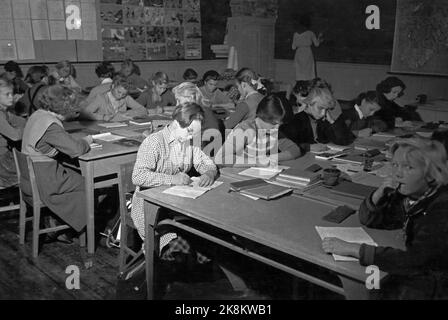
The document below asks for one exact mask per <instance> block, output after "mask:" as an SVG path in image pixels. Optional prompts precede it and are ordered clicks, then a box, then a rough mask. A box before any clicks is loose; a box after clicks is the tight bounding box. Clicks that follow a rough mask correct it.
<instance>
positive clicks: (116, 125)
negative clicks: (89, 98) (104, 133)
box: [98, 122, 128, 129]
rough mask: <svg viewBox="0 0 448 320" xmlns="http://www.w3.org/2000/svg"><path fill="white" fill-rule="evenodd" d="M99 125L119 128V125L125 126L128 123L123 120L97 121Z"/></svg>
mask: <svg viewBox="0 0 448 320" xmlns="http://www.w3.org/2000/svg"><path fill="white" fill-rule="evenodd" d="M98 125H99V126H100V127H104V128H108V129H110V128H120V127H127V126H128V125H127V124H126V123H124V122H105V123H99V124H98Z"/></svg>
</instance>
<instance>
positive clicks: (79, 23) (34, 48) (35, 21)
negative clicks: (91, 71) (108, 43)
mask: <svg viewBox="0 0 448 320" xmlns="http://www.w3.org/2000/svg"><path fill="white" fill-rule="evenodd" d="M98 6H99V0H0V63H2V62H6V61H8V60H15V61H18V62H21V63H55V62H58V61H61V60H69V61H72V62H81V61H98V60H101V59H102V47H101V41H99V40H100V32H101V26H100V25H99V23H98V21H99V12H98V10H97V8H98ZM74 7H76V8H77V10H79V11H78V12H77V13H75V12H74V10H76V9H73V8H74ZM70 9H72V10H70ZM67 25H76V27H75V28H67Z"/></svg>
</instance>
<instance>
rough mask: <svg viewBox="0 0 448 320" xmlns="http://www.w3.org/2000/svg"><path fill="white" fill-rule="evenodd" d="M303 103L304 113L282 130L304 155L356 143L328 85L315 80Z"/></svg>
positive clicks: (302, 99)
mask: <svg viewBox="0 0 448 320" xmlns="http://www.w3.org/2000/svg"><path fill="white" fill-rule="evenodd" d="M301 102H302V107H301V109H300V110H299V111H300V112H299V113H297V114H295V115H294V117H293V119H292V120H291V121H290V122H289V123H288V124H287V125H285V126H283V127H282V131H283V133H284V134H285V135H286V136H287V137H288V138H289V139H291V140H292V141H294V142H295V143H296V144H297V145H298V146H300V148H301V149H302V151H304V152H307V151H311V152H320V151H325V150H326V149H327V146H326V144H328V143H334V144H337V145H341V146H346V145H349V144H351V143H352V142H353V141H354V140H355V136H354V135H353V133H352V132H351V131H350V130H349V128H348V127H347V125H346V124H345V122H344V119H343V117H341V116H340V115H341V111H340V106H339V104H338V102H337V101H336V99H335V98H334V96H333V94H332V91H331V87H330V85H329V84H328V83H327V82H326V81H324V80H322V79H319V78H316V79H314V80H312V81H311V82H310V85H309V87H308V90H307V92H306V97H305V98H303V97H302V98H301Z"/></svg>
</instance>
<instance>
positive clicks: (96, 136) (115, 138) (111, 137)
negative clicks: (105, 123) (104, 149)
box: [92, 132, 124, 142]
mask: <svg viewBox="0 0 448 320" xmlns="http://www.w3.org/2000/svg"><path fill="white" fill-rule="evenodd" d="M92 138H93V139H94V140H101V141H107V142H112V141H118V140H122V139H124V137H121V136H117V135H115V134H112V133H110V132H106V133H100V134H94V135H92Z"/></svg>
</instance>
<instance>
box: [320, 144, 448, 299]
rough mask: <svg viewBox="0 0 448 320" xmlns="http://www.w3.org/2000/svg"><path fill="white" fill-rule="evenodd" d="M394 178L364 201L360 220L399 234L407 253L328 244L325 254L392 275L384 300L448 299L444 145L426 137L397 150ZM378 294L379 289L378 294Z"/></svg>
mask: <svg viewBox="0 0 448 320" xmlns="http://www.w3.org/2000/svg"><path fill="white" fill-rule="evenodd" d="M391 153H392V155H393V158H392V167H393V175H392V176H391V177H388V178H386V180H385V181H384V183H383V184H382V186H380V187H379V188H378V189H377V190H376V191H374V192H373V193H372V195H370V196H369V197H368V198H366V199H365V200H364V202H363V203H362V204H361V207H360V208H359V220H360V222H361V223H362V224H363V225H365V226H366V227H368V228H375V229H384V230H397V229H398V230H399V229H402V236H403V241H404V244H405V245H406V249H405V250H401V249H398V248H393V247H385V246H378V247H375V246H371V245H367V244H356V243H349V242H345V241H342V240H340V239H337V238H327V239H324V240H323V243H322V246H323V249H324V251H325V252H327V253H334V254H338V255H344V256H353V257H355V258H358V259H359V262H360V264H361V265H363V266H370V265H375V266H378V268H379V269H380V270H382V271H384V272H387V273H388V274H389V276H388V277H387V279H386V281H385V283H381V288H380V290H379V291H378V293H379V298H381V299H418V300H421V299H423V300H426V299H447V297H448V258H447V257H448V232H447V230H448V215H447V210H446V208H447V206H448V187H447V184H448V168H447V155H446V151H445V149H444V147H443V145H442V144H441V143H439V142H438V141H431V140H429V139H424V138H413V139H406V140H401V141H398V142H397V143H396V144H394V145H393V146H392V148H391ZM374 291H377V290H374Z"/></svg>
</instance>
